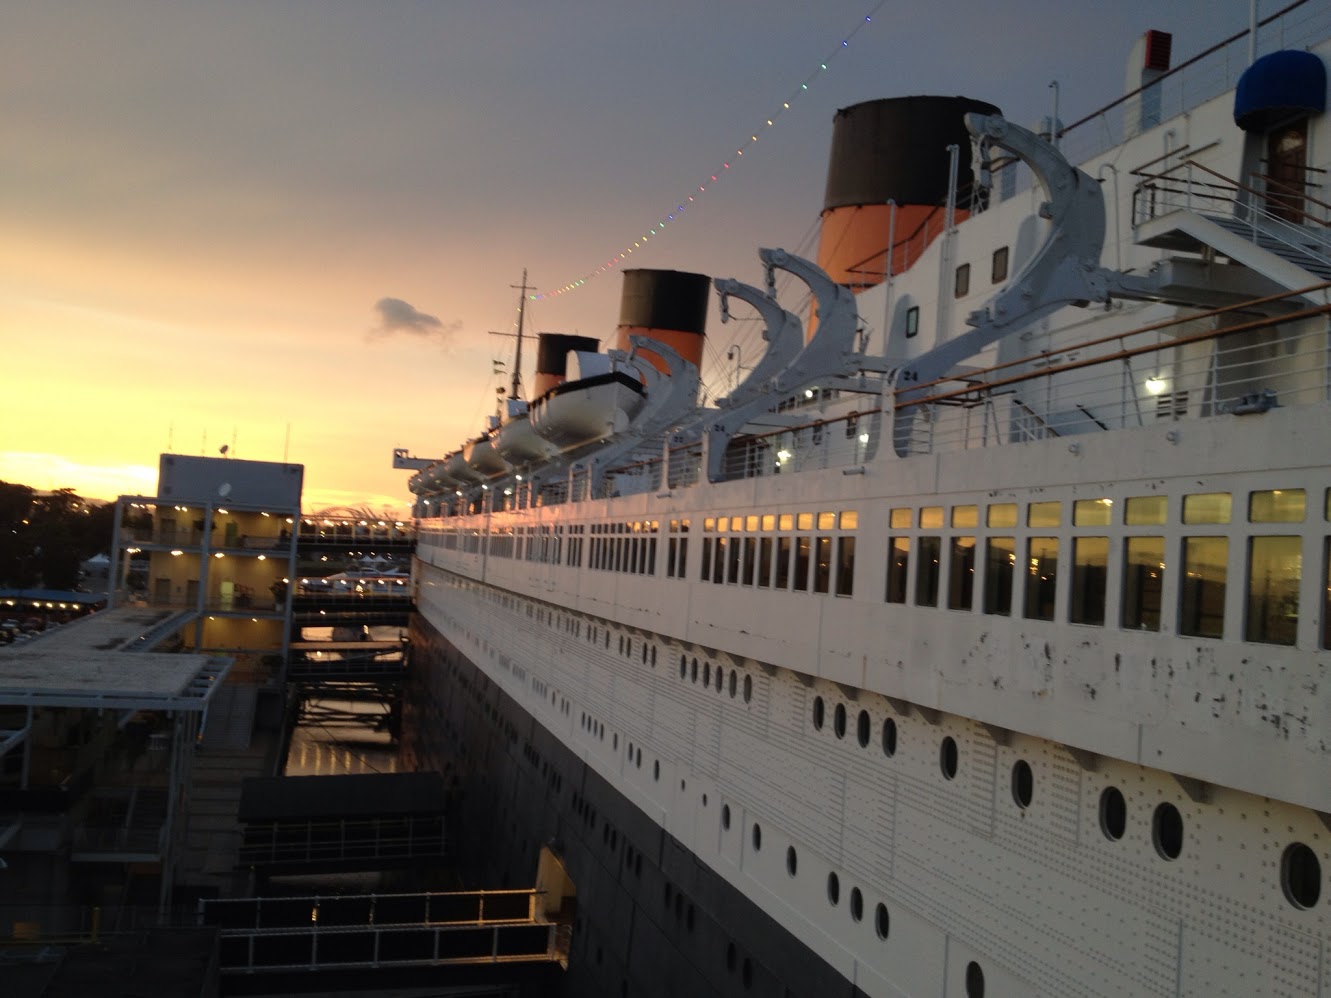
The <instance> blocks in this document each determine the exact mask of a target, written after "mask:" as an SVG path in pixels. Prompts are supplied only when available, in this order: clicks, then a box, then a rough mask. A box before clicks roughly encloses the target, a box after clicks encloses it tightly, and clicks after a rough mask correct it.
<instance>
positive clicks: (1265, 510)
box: [1248, 489, 1308, 523]
mask: <svg viewBox="0 0 1331 998" xmlns="http://www.w3.org/2000/svg"><path fill="white" fill-rule="evenodd" d="M1307 505H1308V501H1307V496H1306V494H1305V493H1304V491H1303V489H1270V490H1267V491H1265V492H1254V493H1252V495H1250V496H1249V497H1248V522H1249V523H1302V522H1303V516H1304V513H1305V511H1306V510H1307Z"/></svg>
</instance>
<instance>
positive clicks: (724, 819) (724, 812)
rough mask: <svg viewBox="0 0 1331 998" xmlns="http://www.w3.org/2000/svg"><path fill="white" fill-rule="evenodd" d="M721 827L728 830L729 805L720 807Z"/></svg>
mask: <svg viewBox="0 0 1331 998" xmlns="http://www.w3.org/2000/svg"><path fill="white" fill-rule="evenodd" d="M721 827H722V828H725V829H729V828H730V805H729V804H722V805H721Z"/></svg>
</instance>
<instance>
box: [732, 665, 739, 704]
mask: <svg viewBox="0 0 1331 998" xmlns="http://www.w3.org/2000/svg"><path fill="white" fill-rule="evenodd" d="M738 685H739V677H738V676H737V675H736V673H735V670H734V669H731V670H730V699H732V700H734V699H735V687H736V686H738Z"/></svg>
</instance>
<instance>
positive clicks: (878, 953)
mask: <svg viewBox="0 0 1331 998" xmlns="http://www.w3.org/2000/svg"><path fill="white" fill-rule="evenodd" d="M1180 41H1181V40H1180ZM1173 42H1174V40H1173V39H1171V38H1170V37H1169V36H1168V35H1165V34H1162V33H1160V32H1148V33H1146V34H1145V35H1144V36H1143V37H1142V39H1141V40H1140V42H1139V43H1138V44H1137V45H1136V47H1135V49H1134V51H1133V52H1132V53H1131V56H1130V63H1129V74H1128V83H1127V86H1126V88H1125V90H1126V92H1125V94H1124V95H1123V96H1122V97H1120V98H1119V99H1117V100H1115V101H1114V102H1113V103H1110V104H1108V105H1107V106H1105V107H1103V108H1101V109H1100V110H1098V111H1096V112H1095V113H1093V114H1090V115H1087V116H1086V117H1085V118H1084V119H1083V120H1081V121H1076V122H1072V123H1070V124H1067V125H1064V124H1062V123H1061V122H1058V121H1049V120H1047V119H1046V120H1045V121H1043V122H1040V121H1033V119H1034V118H1035V115H1034V114H1029V113H1028V114H1027V116H1025V117H1023V116H1022V115H1012V116H1009V115H1008V114H1006V113H1005V112H1004V110H1003V109H1000V108H997V107H994V106H992V105H990V104H987V103H985V102H984V101H983V100H981V99H972V98H962V97H950V96H949V97H931V96H905V97H889V98H886V99H883V100H877V101H871V102H868V103H864V104H858V105H855V106H853V107H848V108H845V109H843V110H841V111H839V112H838V113H837V115H836V117H835V120H834V122H833V123H832V133H831V157H830V162H829V167H828V179H827V187H826V198H825V201H824V204H823V208H822V216H821V217H822V226H821V234H820V239H819V243H818V247H817V250H816V253H811V254H810V257H811V258H805V257H802V256H800V255H798V254H797V253H795V252H787V251H784V250H781V249H762V250H758V251H757V254H756V259H753V260H749V261H743V260H741V261H736V267H735V274H736V275H738V276H736V277H731V276H729V275H722V276H716V277H714V278H713V277H708V276H703V275H698V274H692V273H687V272H681V271H650V270H637V271H628V272H626V273H625V274H624V275H623V281H624V293H623V299H622V305H621V313H620V316H619V323H618V327H617V328H616V329H615V330H614V333H613V336H612V337H610V340H611V342H610V344H609V348H608V349H605V350H599V349H598V347H599V344H598V343H597V341H595V340H587V339H585V338H582V337H569V336H562V335H554V334H548V335H544V336H543V337H542V338H541V342H540V351H539V356H538V359H537V377H536V379H535V381H534V383H533V385H532V392H531V398H530V400H518V399H511V400H509V401H510V404H509V405H508V407H507V411H506V412H505V413H504V416H503V418H502V419H499V418H496V420H495V421H494V423H493V425H492V426H491V427H489V428H488V429H487V431H486V432H485V433H484V434H482V436H481V437H478V438H476V439H474V440H471V441H469V442H467V443H466V444H465V446H463V447H460V448H459V449H458V450H457V451H456V452H454V453H450V454H448V455H447V456H446V457H445V458H443V459H440V460H437V461H433V462H430V463H429V464H428V466H423V467H421V468H420V469H419V470H418V471H417V473H416V474H415V475H414V476H413V477H412V478H411V480H410V488H411V490H412V492H413V493H414V502H415V510H416V516H417V524H418V538H419V540H418V544H419V546H418V551H417V556H416V561H415V563H414V564H413V572H412V578H413V585H414V587H415V590H416V597H417V606H418V610H419V613H418V616H417V618H416V620H415V623H414V625H413V630H412V634H411V655H412V673H413V682H414V683H415V687H416V688H415V689H414V691H413V693H414V695H412V696H410V697H407V698H406V707H405V713H404V726H403V739H404V741H403V750H404V752H405V753H406V754H407V755H408V757H409V760H410V761H411V762H414V763H415V765H417V766H418V767H420V768H430V769H435V768H437V769H440V770H443V771H444V773H445V775H446V779H447V782H448V784H449V786H450V787H451V793H452V796H453V798H454V800H455V802H456V805H457V814H456V817H457V823H456V825H455V828H456V829H457V836H458V844H459V848H460V849H461V850H463V852H464V854H465V855H468V856H471V857H474V861H475V862H476V864H477V870H478V875H479V874H482V872H483V875H484V876H483V879H487V880H489V881H490V882H492V883H494V882H499V883H506V884H510V885H513V884H519V883H530V882H531V876H532V871H533V870H537V871H538V879H539V883H540V885H541V886H543V887H545V888H546V889H548V890H551V891H558V892H559V893H560V894H562V895H570V894H571V895H575V896H576V905H571V906H569V908H568V909H567V910H566V911H565V915H566V916H567V917H568V919H569V920H570V921H571V923H572V926H573V928H572V942H571V947H572V949H571V955H570V959H569V964H568V968H567V971H566V974H565V979H564V980H565V986H566V992H567V993H569V994H580V995H624V996H666V995H690V996H692V995H744V994H753V995H788V996H799V998H822V996H827V995H846V996H859V995H867V996H873V998H887V996H899V995H911V996H934V995H937V996H944V995H947V996H954V995H955V996H966V998H982V996H983V998H1001V996H1028V995H1050V996H1059V998H1068V996H1091V995H1096V996H1101V995H1106V996H1107V995H1208V996H1209V995H1223V994H1232V995H1324V996H1325V995H1331V884H1329V883H1328V879H1327V878H1328V872H1331V433H1328V428H1329V427H1331V296H1329V294H1328V282H1329V281H1331V228H1329V227H1328V222H1331V205H1328V203H1327V202H1328V201H1331V181H1329V180H1328V177H1331V120H1328V117H1327V114H1326V97H1327V65H1328V61H1331V7H1328V5H1326V4H1324V3H1320V2H1304V3H1293V4H1291V5H1290V6H1288V7H1287V8H1285V9H1284V10H1282V11H1281V12H1280V13H1279V14H1276V15H1273V16H1271V17H1269V18H1267V19H1266V20H1264V21H1263V22H1262V23H1261V24H1260V26H1259V29H1258V32H1257V35H1256V39H1255V43H1250V39H1249V38H1248V36H1247V33H1244V35H1242V36H1237V37H1235V38H1233V39H1230V40H1228V41H1227V42H1223V43H1221V44H1219V45H1216V46H1215V47H1213V48H1211V49H1206V50H1204V51H1200V54H1198V55H1197V56H1195V57H1193V58H1189V59H1187V60H1186V61H1179V62H1178V64H1177V65H1174V62H1175V61H1176V60H1174V59H1173V58H1172V53H1171V49H1173V48H1175V46H1174V44H1173ZM1188 42H1189V44H1192V45H1195V46H1197V49H1194V50H1199V49H1200V47H1201V45H1202V44H1203V40H1192V39H1190V40H1188ZM979 96H980V97H982V96H983V95H979ZM747 281H751V282H753V283H746V282H747ZM713 292H715V293H717V294H719V295H720V299H721V315H722V317H723V318H727V319H728V318H730V317H731V316H732V315H733V316H734V318H735V319H736V320H741V319H749V320H752V319H753V318H754V317H757V319H758V320H759V322H760V324H761V329H762V333H761V337H762V342H761V344H758V343H756V342H755V344H754V345H753V346H752V347H751V348H750V350H749V352H748V353H747V354H745V359H748V360H749V361H750V362H751V366H749V367H747V368H746V367H742V366H739V365H737V367H736V372H735V374H736V377H735V378H734V379H733V388H732V389H731V390H730V391H729V393H728V394H725V395H723V396H722V397H721V398H719V399H715V400H714V401H712V402H711V403H709V404H703V403H702V402H701V400H700V394H699V367H700V360H701V357H702V355H703V353H702V346H703V340H704V337H705V336H706V335H707V331H706V329H705V326H706V316H707V313H708V305H709V301H710V300H711V299H710V296H711V295H712V294H713ZM753 325H755V326H756V325H757V324H756V323H753ZM759 346H761V356H759V355H758V352H759V351H758V347H759ZM399 457H400V459H401V460H402V461H403V463H404V465H405V462H406V456H405V452H399Z"/></svg>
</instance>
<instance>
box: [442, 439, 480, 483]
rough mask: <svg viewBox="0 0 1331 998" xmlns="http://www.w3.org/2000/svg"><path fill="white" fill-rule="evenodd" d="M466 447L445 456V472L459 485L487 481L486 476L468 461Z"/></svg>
mask: <svg viewBox="0 0 1331 998" xmlns="http://www.w3.org/2000/svg"><path fill="white" fill-rule="evenodd" d="M465 450H466V448H463V449H462V450H455V451H454V452H453V453H452V454H450V455H448V457H446V458H444V460H443V465H444V471H443V473H444V474H445V475H447V476H448V478H450V479H452V480H453V481H454V482H456V483H457V484H459V485H479V484H480V483H481V482H483V481H485V478H486V476H484V475H482V474H480V473H479V472H477V471H476V470H475V469H473V468H472V466H471V465H469V464H468V463H467V458H466V456H465V453H464V452H465Z"/></svg>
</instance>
